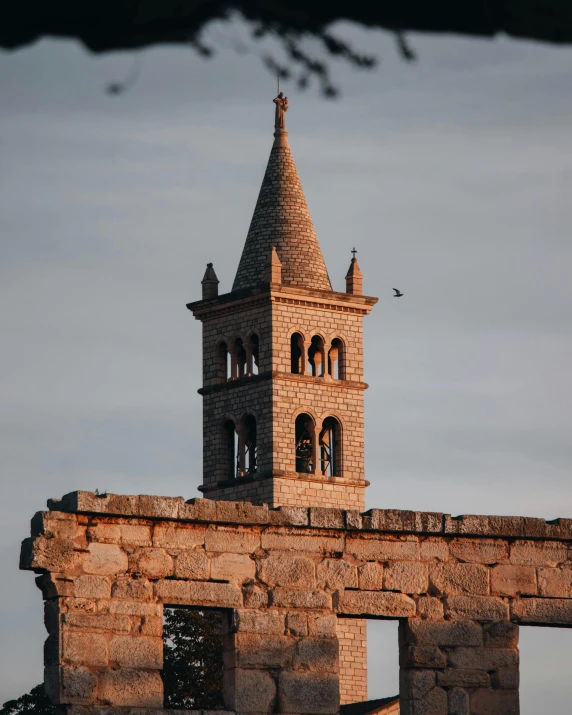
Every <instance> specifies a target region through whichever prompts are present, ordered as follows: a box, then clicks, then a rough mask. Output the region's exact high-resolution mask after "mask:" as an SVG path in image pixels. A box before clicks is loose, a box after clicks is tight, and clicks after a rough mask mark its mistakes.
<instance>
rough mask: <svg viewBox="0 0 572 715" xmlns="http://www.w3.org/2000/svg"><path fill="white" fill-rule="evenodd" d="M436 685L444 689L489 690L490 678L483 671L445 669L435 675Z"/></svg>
mask: <svg viewBox="0 0 572 715" xmlns="http://www.w3.org/2000/svg"><path fill="white" fill-rule="evenodd" d="M437 683H438V684H439V685H441V686H443V687H446V688H450V687H459V688H490V686H491V677H490V675H489V674H488V673H487V672H486V671H484V670H465V669H463V668H446V669H445V670H444V671H443V672H442V673H437Z"/></svg>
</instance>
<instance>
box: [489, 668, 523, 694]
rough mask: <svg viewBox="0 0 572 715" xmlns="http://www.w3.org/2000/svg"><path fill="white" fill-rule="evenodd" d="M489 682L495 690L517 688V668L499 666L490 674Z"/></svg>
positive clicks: (518, 682) (518, 676) (518, 679)
mask: <svg viewBox="0 0 572 715" xmlns="http://www.w3.org/2000/svg"><path fill="white" fill-rule="evenodd" d="M491 683H492V686H493V688H494V689H495V690H518V688H519V685H520V674H519V672H518V669H517V668H500V669H499V670H495V672H494V673H493V674H492V675H491Z"/></svg>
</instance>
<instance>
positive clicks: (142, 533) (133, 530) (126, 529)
mask: <svg viewBox="0 0 572 715" xmlns="http://www.w3.org/2000/svg"><path fill="white" fill-rule="evenodd" d="M119 531H120V538H121V543H122V544H127V545H129V546H151V544H152V539H151V527H150V526H147V525H145V524H121V525H120V527H119Z"/></svg>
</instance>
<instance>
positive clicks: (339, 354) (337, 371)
mask: <svg viewBox="0 0 572 715" xmlns="http://www.w3.org/2000/svg"><path fill="white" fill-rule="evenodd" d="M328 375H330V376H331V377H333V378H334V380H345V379H346V361H345V354H344V344H343V342H342V341H341V340H340V339H339V338H334V339H333V340H332V345H331V347H330V349H329V351H328Z"/></svg>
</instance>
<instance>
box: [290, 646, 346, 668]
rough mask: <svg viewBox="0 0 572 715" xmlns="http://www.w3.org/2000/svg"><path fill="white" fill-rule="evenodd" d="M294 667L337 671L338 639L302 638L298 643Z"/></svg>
mask: <svg viewBox="0 0 572 715" xmlns="http://www.w3.org/2000/svg"><path fill="white" fill-rule="evenodd" d="M294 668H295V669H298V668H301V669H302V670H311V671H316V672H324V673H337V672H338V639H337V638H301V639H300V640H299V641H298V643H297V645H296V653H295V655H294Z"/></svg>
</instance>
